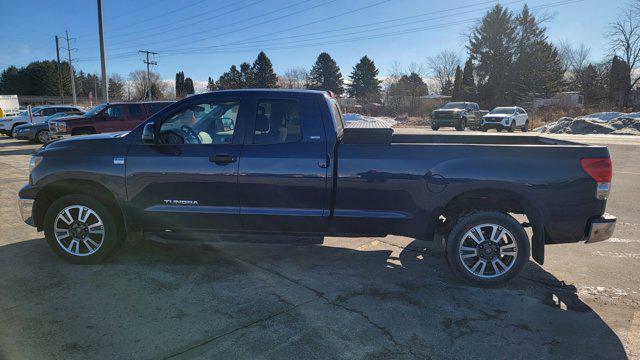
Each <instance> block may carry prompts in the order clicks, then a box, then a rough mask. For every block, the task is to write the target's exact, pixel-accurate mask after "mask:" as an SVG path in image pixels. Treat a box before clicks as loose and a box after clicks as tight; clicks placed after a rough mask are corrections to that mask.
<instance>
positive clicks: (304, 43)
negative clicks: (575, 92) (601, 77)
mask: <svg viewBox="0 0 640 360" xmlns="http://www.w3.org/2000/svg"><path fill="white" fill-rule="evenodd" d="M522 1H523V0H516V1H513V2H511V3H508V4H513V3H518V2H522ZM582 1H584V0H562V1H556V2H552V3H547V4H542V5H539V6H536V7H532V10H539V9H544V8H550V7H555V6H561V5H568V4H574V3H578V2H582ZM484 3H487V2H484ZM480 4H482V3H480ZM456 9H459V8H453V9H447V10H441V11H439V12H443V11H452V10H456ZM475 11H477V10H475ZM431 13H435V12H431ZM426 14H429V13H424V14H418V15H413V16H407V17H403V18H397V19H391V20H385V21H379V22H374V23H369V24H362V25H355V26H350V27H345V28H342V29H336V30H334V31H342V30H345V29H351V28H361V27H367V26H372V25H376V24H382V23H389V22H394V21H399V20H403V19H409V18H415V17H418V16H424V15H426ZM342 15H344V13H342V14H338V15H334V16H331V17H329V18H334V17H337V16H342ZM446 17H448V16H446ZM439 18H444V17H437V18H431V19H427V20H421V21H414V22H410V23H405V24H400V25H393V26H389V27H387V28H392V27H398V26H406V25H409V24H412V23H417V22H425V21H432V20H434V19H439ZM326 19H327V18H324V19H319V20H315V21H312V22H310V23H307V24H302V25H298V26H295V27H293V28H299V27H302V26H305V25H308V24H311V23H317V22H319V21H323V20H326ZM477 20H478V19H477V18H468V19H464V20H458V21H455V22H450V21H448V22H446V23H444V24H437V25H432V26H427V27H414V28H409V29H403V30H397V31H393V32H384V33H377V34H371V35H367V36H359V37H354V38H348V39H334V38H335V36H349V35H354V34H359V33H368V32H372V31H379V30H382V29H385V28H375V29H368V30H364V31H357V32H351V33H345V34H338V35H334V36H328V37H319V38H312V39H306V40H300V41H298V42H297V43H294V44H291V43H290V42H287V43H284V44H279V43H275V44H272V45H269V46H271V47H269V48H268V49H269V50H283V49H294V48H303V47H311V46H320V45H329V44H340V43H348V42H353V41H361V40H370V39H379V38H384V37H389V36H397V35H404V34H409V33H415V32H421V31H427V30H433V29H438V28H445V27H450V26H454V25H460V24H465V23H471V22H475V21H477ZM291 29H292V28H288V29H283V30H279V31H275V32H272V33H269V34H264V35H258V36H257V37H253V39H255V38H260V37H263V36H269V35H272V34H275V33H281V32H285V31H289V30H291ZM334 31H332V30H327V31H325V32H322V33H326V32H334ZM315 34H318V32H316V33H308V34H301V35H291V36H287V37H281V38H276V39H271V40H264V41H255V40H254V41H244V40H241V41H239V42H230V43H227V44H221V45H215V46H208V47H201V48H183V49H173V50H172V49H166V51H165V52H167V53H168V55H165V56H175V55H180V54H189V53H197V54H213V53H237V52H246V51H254V50H255V49H256V46H260V45H264V43H265V42H266V43H267V44H268V42H269V41H272V40H283V39H289V38H294V37H301V36H308V35H315ZM323 39H327V41H323V42H315V43H308V42H309V41H316V40H323ZM330 39H334V40H330ZM251 43H254V44H255V43H259V44H258V45H256V46H252V47H232V46H234V45H242V44H251ZM260 49H262V50H266V48H264V46H261V47H260ZM207 50H209V51H207ZM131 54H132V53H122V54H116V55H115V56H114V57H115V58H118V59H126V58H130V57H131Z"/></svg>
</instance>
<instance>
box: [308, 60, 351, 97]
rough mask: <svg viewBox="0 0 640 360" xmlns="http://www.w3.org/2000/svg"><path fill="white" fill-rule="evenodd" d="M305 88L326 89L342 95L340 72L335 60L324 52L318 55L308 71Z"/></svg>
mask: <svg viewBox="0 0 640 360" xmlns="http://www.w3.org/2000/svg"><path fill="white" fill-rule="evenodd" d="M306 88H307V89H313V90H326V91H331V92H333V93H335V94H336V95H342V94H343V93H344V88H343V80H342V74H341V73H340V68H339V67H338V64H336V61H335V60H333V59H332V58H331V56H330V55H329V54H327V53H326V52H323V53H321V54H320V55H318V58H317V59H316V62H315V64H313V67H312V68H311V71H310V72H309V79H308V80H307V84H306Z"/></svg>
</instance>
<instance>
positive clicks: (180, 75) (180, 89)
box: [176, 71, 186, 99]
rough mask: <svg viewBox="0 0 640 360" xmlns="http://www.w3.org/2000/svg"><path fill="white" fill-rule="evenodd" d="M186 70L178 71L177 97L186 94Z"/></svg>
mask: <svg viewBox="0 0 640 360" xmlns="http://www.w3.org/2000/svg"><path fill="white" fill-rule="evenodd" d="M184 81H185V78H184V72H182V71H180V72H177V73H176V98H178V99H179V98H183V97H184V96H185V94H186V92H185V88H184V86H185V84H184Z"/></svg>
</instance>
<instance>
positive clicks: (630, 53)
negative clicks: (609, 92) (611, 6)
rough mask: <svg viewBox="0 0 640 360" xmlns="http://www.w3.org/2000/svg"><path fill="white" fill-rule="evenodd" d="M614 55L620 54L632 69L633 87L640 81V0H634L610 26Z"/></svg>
mask: <svg viewBox="0 0 640 360" xmlns="http://www.w3.org/2000/svg"><path fill="white" fill-rule="evenodd" d="M607 35H608V38H609V44H610V49H611V53H612V55H618V56H620V57H621V58H622V59H623V60H624V61H626V63H627V65H629V69H630V74H629V76H630V79H631V87H630V88H629V89H628V90H631V89H633V88H634V87H635V86H636V85H637V84H638V81H640V72H639V71H637V67H638V66H640V0H634V1H633V2H632V3H630V4H629V5H628V7H627V8H625V9H624V10H623V11H622V13H621V14H620V15H619V16H618V18H617V19H616V20H615V21H614V22H612V23H611V24H610V26H609V31H608V33H607Z"/></svg>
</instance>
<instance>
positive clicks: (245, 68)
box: [240, 62, 258, 88]
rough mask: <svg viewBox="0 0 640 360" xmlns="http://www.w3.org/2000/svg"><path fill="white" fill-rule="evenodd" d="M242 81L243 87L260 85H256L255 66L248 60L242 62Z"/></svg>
mask: <svg viewBox="0 0 640 360" xmlns="http://www.w3.org/2000/svg"><path fill="white" fill-rule="evenodd" d="M240 81H241V83H242V87H243V88H252V87H258V86H257V85H255V81H254V74H253V68H252V67H251V64H249V63H248V62H243V63H242V64H240Z"/></svg>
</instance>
